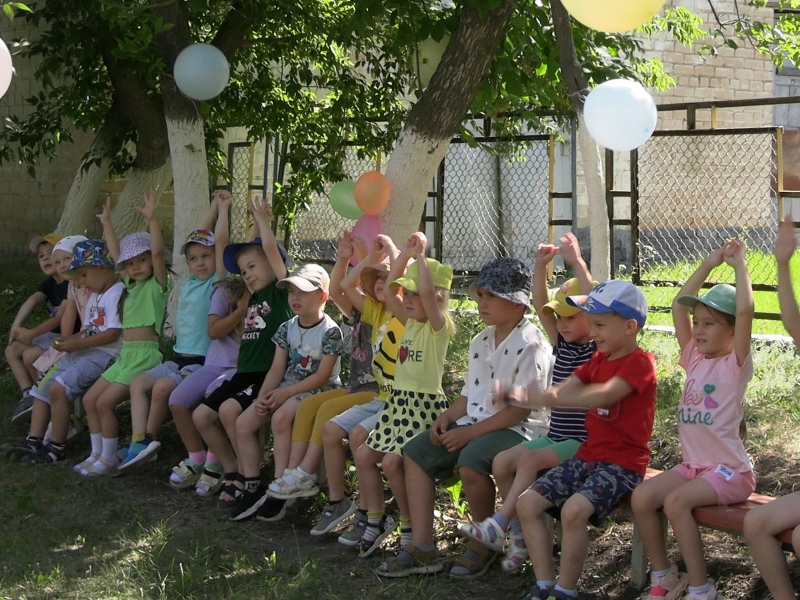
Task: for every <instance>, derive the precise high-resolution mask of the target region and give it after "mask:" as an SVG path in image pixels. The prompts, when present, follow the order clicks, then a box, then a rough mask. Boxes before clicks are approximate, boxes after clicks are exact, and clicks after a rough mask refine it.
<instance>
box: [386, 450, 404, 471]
mask: <svg viewBox="0 0 800 600" xmlns="http://www.w3.org/2000/svg"><path fill="white" fill-rule="evenodd" d="M381 467H382V468H383V472H384V473H386V474H387V475H390V476H391V475H400V474H402V473H403V472H404V471H405V469H404V467H403V457H402V456H399V455H397V454H387V455H386V456H384V457H383V460H382V461H381Z"/></svg>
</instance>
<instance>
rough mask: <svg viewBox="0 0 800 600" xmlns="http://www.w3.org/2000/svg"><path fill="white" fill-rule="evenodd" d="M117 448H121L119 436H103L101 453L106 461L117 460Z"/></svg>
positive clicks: (113, 461)
mask: <svg viewBox="0 0 800 600" xmlns="http://www.w3.org/2000/svg"><path fill="white" fill-rule="evenodd" d="M117 450H119V438H118V437H115V438H103V452H102V454H101V455H100V456H101V457H102V459H103V460H105V461H106V462H111V463H116V462H117Z"/></svg>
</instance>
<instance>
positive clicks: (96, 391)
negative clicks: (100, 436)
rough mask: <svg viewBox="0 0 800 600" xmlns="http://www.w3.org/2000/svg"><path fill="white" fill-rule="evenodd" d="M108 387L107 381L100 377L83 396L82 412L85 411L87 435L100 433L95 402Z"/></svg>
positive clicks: (98, 416)
mask: <svg viewBox="0 0 800 600" xmlns="http://www.w3.org/2000/svg"><path fill="white" fill-rule="evenodd" d="M110 385H111V383H110V382H109V381H107V380H105V379H103V378H102V377H101V378H100V379H98V380H97V381H95V382H94V384H93V385H92V387H90V388H89V391H87V392H86V393H85V394H84V395H83V410H85V411H86V420H87V421H88V423H89V433H100V415H99V413H98V411H97V401H98V399H99V398H100V396H101V395H102V394H103V392H105V391H106V389H108V387H109V386H110Z"/></svg>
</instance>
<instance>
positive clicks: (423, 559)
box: [378, 543, 444, 577]
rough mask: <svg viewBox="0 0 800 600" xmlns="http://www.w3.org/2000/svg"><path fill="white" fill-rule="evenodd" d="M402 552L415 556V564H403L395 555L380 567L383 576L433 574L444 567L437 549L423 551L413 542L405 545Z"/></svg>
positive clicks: (379, 571) (379, 570)
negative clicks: (406, 565) (408, 565)
mask: <svg viewBox="0 0 800 600" xmlns="http://www.w3.org/2000/svg"><path fill="white" fill-rule="evenodd" d="M401 552H406V553H408V554H410V555H411V556H412V557H413V558H414V561H415V563H414V565H413V566H410V567H404V566H403V565H401V564H400V563H399V562H398V560H397V556H393V557H392V558H390V559H389V560H387V561H386V562H385V563H383V564H381V566H379V567H378V575H379V576H381V577H408V576H409V575H433V574H434V573H438V572H439V571H441V570H442V569H443V568H444V564H443V563H442V562H441V561H440V560H439V554H438V553H437V552H436V550H431V551H430V552H423V551H422V550H418V549H417V547H416V546H414V544H412V543H408V544H406V545H405V548H403V550H401Z"/></svg>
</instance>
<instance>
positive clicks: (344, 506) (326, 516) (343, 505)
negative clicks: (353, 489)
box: [311, 497, 356, 535]
mask: <svg viewBox="0 0 800 600" xmlns="http://www.w3.org/2000/svg"><path fill="white" fill-rule="evenodd" d="M354 512H356V503H355V502H353V501H352V500H351V499H350V498H347V497H345V498H343V499H342V501H341V502H337V503H336V504H328V505H327V506H326V507H325V508H323V509H322V516H321V517H320V518H319V521H317V524H316V525H314V527H312V528H311V535H325V534H326V533H328V532H329V531H331V530H332V529H334V528H336V527H337V526H338V525H339V523H341V522H342V521H344V520H345V519H347V518H349V517H350V516H351V515H352V514H353V513H354Z"/></svg>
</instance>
